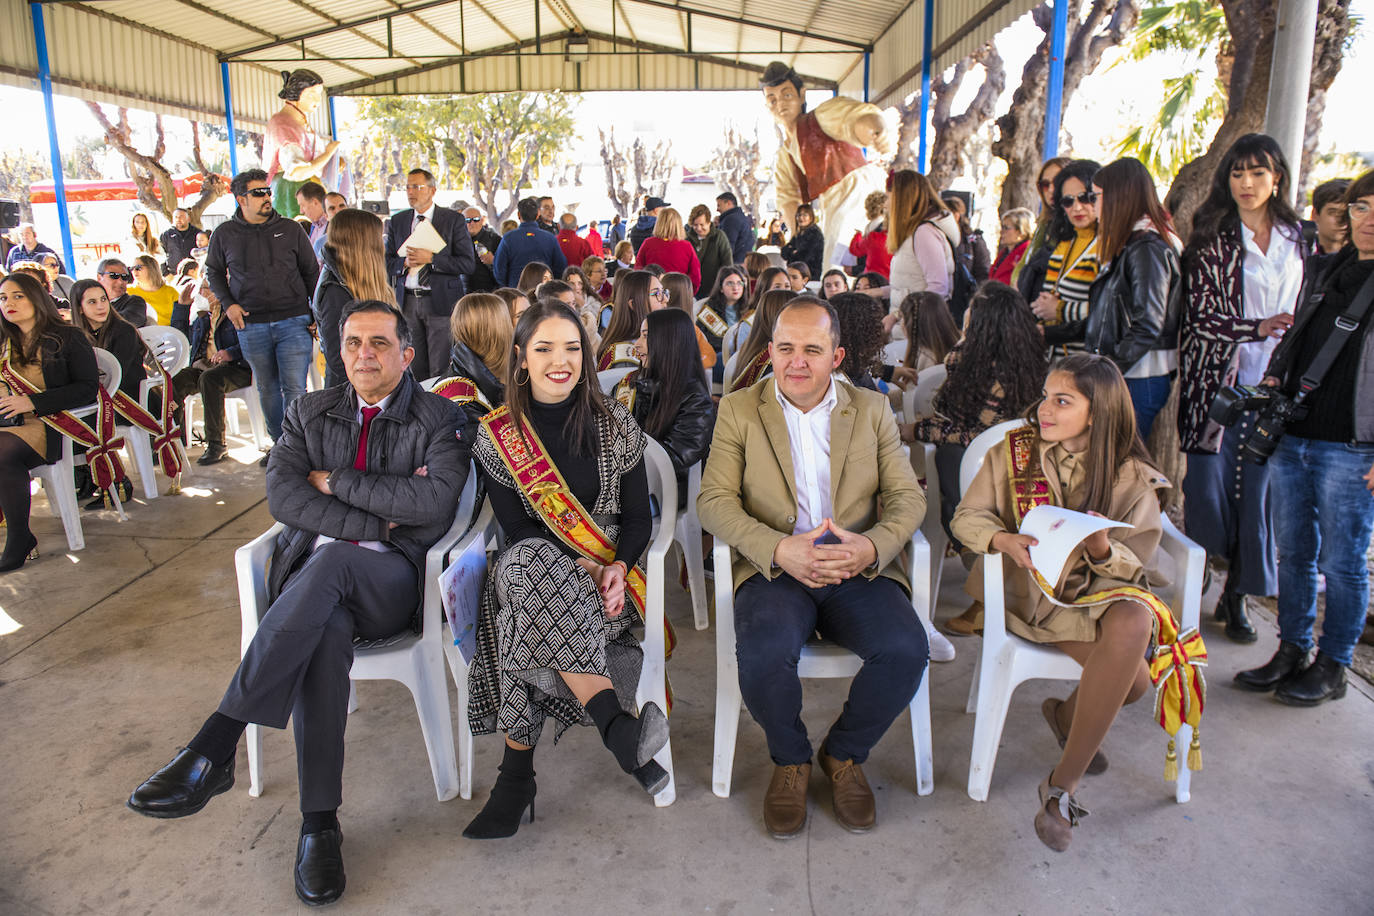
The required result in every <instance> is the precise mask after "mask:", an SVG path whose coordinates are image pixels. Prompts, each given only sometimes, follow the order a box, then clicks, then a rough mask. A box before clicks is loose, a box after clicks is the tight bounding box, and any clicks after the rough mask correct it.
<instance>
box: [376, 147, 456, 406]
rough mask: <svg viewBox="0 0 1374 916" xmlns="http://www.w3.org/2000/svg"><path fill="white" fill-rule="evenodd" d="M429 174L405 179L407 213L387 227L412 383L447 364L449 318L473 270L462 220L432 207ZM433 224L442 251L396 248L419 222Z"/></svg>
mask: <svg viewBox="0 0 1374 916" xmlns="http://www.w3.org/2000/svg"><path fill="white" fill-rule="evenodd" d="M434 191H435V182H434V176H433V175H431V174H430V173H429V172H426V171H425V170H424V169H412V170H411V171H410V173H409V174H408V175H406V199H407V200H409V201H410V206H411V209H409V210H402V211H401V212H399V213H396V214H394V215H393V216H392V217H391V222H389V223H388V224H387V229H386V267H387V273H388V274H389V275H390V276H391V278H392V285H393V286H394V287H395V290H396V303H397V304H398V305H400V307H401V313H402V314H404V315H405V316H406V322H407V323H408V324H409V325H410V329H411V335H412V336H413V337H414V340H415V361H414V362H413V363H411V366H410V370H411V372H413V373H414V375H415V377H416V378H417V379H427V378H432V377H433V376H435V375H439V374H440V373H442V372H443V371H444V369H445V368H446V367H447V366H448V356H449V350H450V349H451V348H452V346H453V339H452V334H451V333H450V331H449V326H448V320H449V315H450V314H452V312H453V306H454V305H455V304H456V303H457V302H458V300H459V299H461V298H462V297H463V294H464V293H465V292H467V287H466V285H465V284H464V279H463V278H464V277H466V276H467V275H468V274H471V273H472V272H473V269H474V268H475V267H476V266H477V256H476V254H475V253H474V251H473V248H472V239H471V237H470V236H469V235H468V232H467V227H466V225H465V224H464V222H463V218H462V217H461V216H460V215H459V214H457V213H455V212H454V211H453V210H450V209H449V208H447V207H438V206H435V204H434ZM424 220H428V221H429V222H431V223H433V225H434V229H435V231H436V232H438V233H439V237H440V238H442V239H443V240H444V247H443V249H442V250H441V251H425V250H423V249H420V248H410V249H408V250H407V251H406V252H405V253H404V254H403V253H402V252H401V247H402V246H403V245H404V244H405V241H406V239H408V238H410V234H411V233H412V232H413V231H415V227H416V226H417V225H419V223H420V222H421V221H424Z"/></svg>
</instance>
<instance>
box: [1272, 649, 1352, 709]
mask: <svg viewBox="0 0 1374 916" xmlns="http://www.w3.org/2000/svg"><path fill="white" fill-rule="evenodd" d="M1345 688H1346V680H1345V665H1342V664H1341V663H1340V662H1338V661H1336V660H1335V659H1334V658H1332V657H1331V656H1329V655H1324V654H1323V653H1321V652H1318V653H1317V658H1316V660H1315V661H1313V662H1312V664H1310V665H1308V666H1307V668H1306V669H1305V670H1303V672H1302V673H1301V674H1298V675H1296V676H1294V677H1291V678H1289V679H1288V680H1286V681H1284V682H1283V683H1282V684H1280V685H1279V686H1278V687H1277V688H1276V689H1275V690H1274V699H1276V700H1278V701H1279V702H1280V703H1287V704H1288V705H1289V706H1316V705H1317V704H1318V703H1320V702H1322V701H1323V700H1339V699H1340V698H1341V697H1343V696H1345Z"/></svg>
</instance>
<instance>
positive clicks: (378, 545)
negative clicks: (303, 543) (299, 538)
mask: <svg viewBox="0 0 1374 916" xmlns="http://www.w3.org/2000/svg"><path fill="white" fill-rule="evenodd" d="M395 393H396V392H394V391H393V392H392V393H391V394H389V395H387V396H386V397H384V398H382V399H381V400H380V401H378V402H377V403H376V404H368V405H367V406H368V407H376V408H377V409H378V410H379V411H381V410H386V405H388V404H390V403H391V397H392V395H394V394H395ZM353 401H354V404H355V405H356V407H357V410H356V411H355V412H354V414H353V416H354V418H355V419H356V420H357V421H358V427H359V429H361V428H362V425H363V406H364V405H363V403H362V399H361V398H359V397H358V396H357V395H356V394H355V395H353ZM377 416H381V414H380V413H378V414H377ZM372 422H373V423H376V422H377V417H373V418H372ZM367 434H368V436H369V439H370V437H371V436H372V428H371V427H370V426H369V427H368V432H367ZM349 467H352V465H349ZM335 540H338V538H332V537H330V536H329V535H327V534H321V535H318V536H317V537H316V538H315V543H314V545H312V546H311V548H310V550H311V551H312V552H314V551H316V550H319V549H320V548H321V547H323V546H324V545H325V544H328V543H329V542H330V541H335ZM358 546H359V547H361V548H363V549H364V550H375V551H377V552H378V553H386V552H387V551H388V550H390V549H391V545H390V544H384V543H382V542H381V541H359V542H358Z"/></svg>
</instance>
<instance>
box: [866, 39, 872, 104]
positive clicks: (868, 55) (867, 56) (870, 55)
mask: <svg viewBox="0 0 1374 916" xmlns="http://www.w3.org/2000/svg"><path fill="white" fill-rule="evenodd" d="M872 56H873V54H872V52H871V51H865V52H864V101H865V102H867V101H868V65H869V58H870V57H872Z"/></svg>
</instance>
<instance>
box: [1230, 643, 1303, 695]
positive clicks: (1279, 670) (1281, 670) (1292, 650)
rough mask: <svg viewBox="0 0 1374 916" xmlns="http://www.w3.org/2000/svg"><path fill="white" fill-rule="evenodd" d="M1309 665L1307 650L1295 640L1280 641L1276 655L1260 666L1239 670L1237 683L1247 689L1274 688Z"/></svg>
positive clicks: (1263, 689) (1266, 689)
mask: <svg viewBox="0 0 1374 916" xmlns="http://www.w3.org/2000/svg"><path fill="white" fill-rule="evenodd" d="M1306 667H1307V650H1306V649H1304V648H1302V647H1301V646H1299V645H1298V644H1297V643H1295V642H1280V643H1279V650H1278V651H1277V652H1275V653H1274V657H1273V658H1271V659H1269V661H1267V662H1265V663H1264V664H1263V665H1260V666H1259V667H1258V668H1251V669H1249V670H1248V671H1237V672H1236V677H1235V685H1236V686H1237V687H1241V688H1243V689H1245V690H1258V691H1261V692H1263V691H1268V690H1273V689H1274V688H1275V687H1277V686H1278V685H1279V683H1280V682H1282V681H1284V680H1286V679H1288V678H1291V677H1293V676H1294V675H1296V674H1299V673H1300V672H1301V671H1302V670H1303V668H1306Z"/></svg>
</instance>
